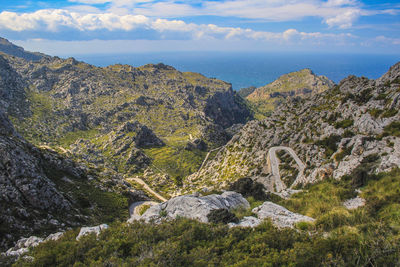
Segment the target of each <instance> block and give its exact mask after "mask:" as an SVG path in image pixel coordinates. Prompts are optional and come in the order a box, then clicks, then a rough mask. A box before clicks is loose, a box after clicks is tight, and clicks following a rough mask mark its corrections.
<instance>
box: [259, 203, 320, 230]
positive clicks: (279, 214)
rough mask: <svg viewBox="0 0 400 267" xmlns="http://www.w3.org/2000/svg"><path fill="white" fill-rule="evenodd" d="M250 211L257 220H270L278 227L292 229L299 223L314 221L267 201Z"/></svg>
mask: <svg viewBox="0 0 400 267" xmlns="http://www.w3.org/2000/svg"><path fill="white" fill-rule="evenodd" d="M252 211H253V213H255V214H257V216H258V219H261V220H263V219H271V221H272V222H273V223H274V224H275V225H276V226H278V227H294V226H295V225H296V224H297V223H299V222H313V221H314V219H313V218H311V217H308V216H304V215H301V214H298V213H294V212H291V211H289V210H287V209H286V208H284V207H282V206H280V205H277V204H275V203H272V202H269V201H267V202H264V203H263V204H262V205H261V206H259V207H256V208H254V209H253V210H252Z"/></svg>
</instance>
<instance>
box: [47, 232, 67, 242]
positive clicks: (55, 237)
mask: <svg viewBox="0 0 400 267" xmlns="http://www.w3.org/2000/svg"><path fill="white" fill-rule="evenodd" d="M63 235H64V232H58V233H54V234H50V235H49V236H48V237H46V239H45V240H44V241H49V240H51V241H57V240H59V239H60V238H61V237H62V236H63Z"/></svg>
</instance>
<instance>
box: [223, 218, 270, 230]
mask: <svg viewBox="0 0 400 267" xmlns="http://www.w3.org/2000/svg"><path fill="white" fill-rule="evenodd" d="M261 222H262V220H260V219H258V218H256V217H253V216H246V217H244V218H243V219H241V220H240V221H239V223H229V224H228V226H229V227H230V228H232V227H257V226H258V225H260V224H261Z"/></svg>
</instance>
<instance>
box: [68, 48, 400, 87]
mask: <svg viewBox="0 0 400 267" xmlns="http://www.w3.org/2000/svg"><path fill="white" fill-rule="evenodd" d="M74 57H75V58H76V59H78V60H81V61H85V62H87V63H90V64H93V65H96V66H100V67H104V66H108V65H112V64H129V65H132V66H135V67H138V66H142V65H145V64H148V63H154V64H157V63H164V64H167V65H170V66H173V67H174V68H176V69H177V70H179V71H185V72H186V71H191V72H198V73H201V74H203V75H205V76H207V77H210V78H211V77H212V78H218V79H221V80H223V81H226V82H229V83H231V84H232V87H233V89H235V90H239V89H241V88H245V87H250V86H256V87H259V86H263V85H266V84H268V83H270V82H272V81H274V80H276V79H277V78H279V76H281V75H283V74H286V73H289V72H293V71H298V70H300V69H304V68H309V69H311V70H312V71H313V72H314V73H315V74H317V75H325V76H327V77H328V78H329V79H331V80H333V81H334V82H336V83H339V82H340V80H342V79H343V78H345V77H347V76H349V75H356V76H364V77H367V78H370V79H376V78H379V77H380V76H382V75H383V74H384V73H385V72H387V71H388V70H389V68H390V67H391V66H392V65H394V64H395V63H397V62H399V61H400V54H397V55H375V54H321V53H265V52H257V53H256V52H248V53H244V52H162V53H161V52H157V53H154V52H153V53H133V54H101V55H98V54H91V55H75V56H74Z"/></svg>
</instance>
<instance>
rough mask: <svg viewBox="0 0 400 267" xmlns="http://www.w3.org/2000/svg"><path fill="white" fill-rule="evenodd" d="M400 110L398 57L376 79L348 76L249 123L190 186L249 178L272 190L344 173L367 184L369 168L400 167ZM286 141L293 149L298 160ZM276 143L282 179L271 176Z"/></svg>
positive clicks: (338, 176)
mask: <svg viewBox="0 0 400 267" xmlns="http://www.w3.org/2000/svg"><path fill="white" fill-rule="evenodd" d="M399 108H400V63H398V64H396V65H394V66H393V67H391V68H390V70H389V71H388V72H387V73H386V74H385V75H383V76H382V77H381V78H379V79H377V80H368V79H367V78H364V77H361V78H358V77H355V76H350V77H348V78H346V79H344V80H343V81H341V82H340V84H339V85H338V86H335V87H334V88H331V89H328V90H326V91H324V92H322V93H319V94H315V95H313V96H311V97H308V98H293V99H290V100H288V101H285V102H283V103H282V104H281V105H279V106H278V107H277V109H276V110H275V111H274V112H273V113H272V115H271V116H270V117H268V118H266V119H264V120H262V121H252V122H249V123H247V124H246V125H245V126H244V127H243V128H242V130H241V131H240V133H238V134H237V135H235V136H234V137H233V138H232V140H231V141H230V142H229V143H228V144H227V145H226V146H224V147H223V148H221V149H220V150H219V151H218V153H217V154H216V155H215V156H214V157H210V160H208V161H207V162H206V164H205V165H204V167H203V168H202V169H201V170H200V171H199V172H198V173H195V174H193V175H191V176H190V177H189V179H188V183H187V184H186V185H185V187H186V189H187V190H189V191H190V190H193V189H194V188H199V187H203V186H204V187H210V188H215V187H216V188H222V187H224V186H226V185H227V184H228V183H230V182H232V181H234V180H236V179H238V178H240V177H245V176H249V177H252V178H253V179H254V180H257V181H260V182H262V183H263V184H264V185H265V186H266V188H268V190H269V191H282V190H283V189H285V188H290V187H292V188H293V187H296V186H297V187H300V186H301V184H306V183H310V182H315V181H318V180H321V179H324V178H325V177H334V178H336V179H340V178H342V177H344V176H346V175H347V176H351V177H358V178H359V180H360V181H359V182H360V183H361V184H362V179H363V178H362V177H363V175H364V174H363V173H371V172H372V173H377V172H382V171H388V170H390V169H391V168H393V167H399V166H400V124H399V121H400V114H399ZM280 147H288V148H291V149H293V150H294V152H293V153H295V154H297V155H298V156H299V161H300V164H298V162H295V160H294V158H293V155H289V154H288V152H290V151H289V150H288V151H285V150H282V149H280ZM271 148H277V149H275V150H280V151H277V153H276V154H278V155H277V158H278V160H277V162H278V165H279V172H280V175H281V178H282V179H280V180H283V181H280V180H277V178H276V175H273V166H271V165H273V164H274V162H275V161H276V160H275V158H272V159H271V154H274V153H275V152H274V153H268V152H269V151H272V150H271ZM303 172H304V173H303ZM299 173H300V174H301V175H299ZM297 177H299V179H297ZM296 179H297V181H296V184H295V186H293V183H294V182H295V180H296Z"/></svg>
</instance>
